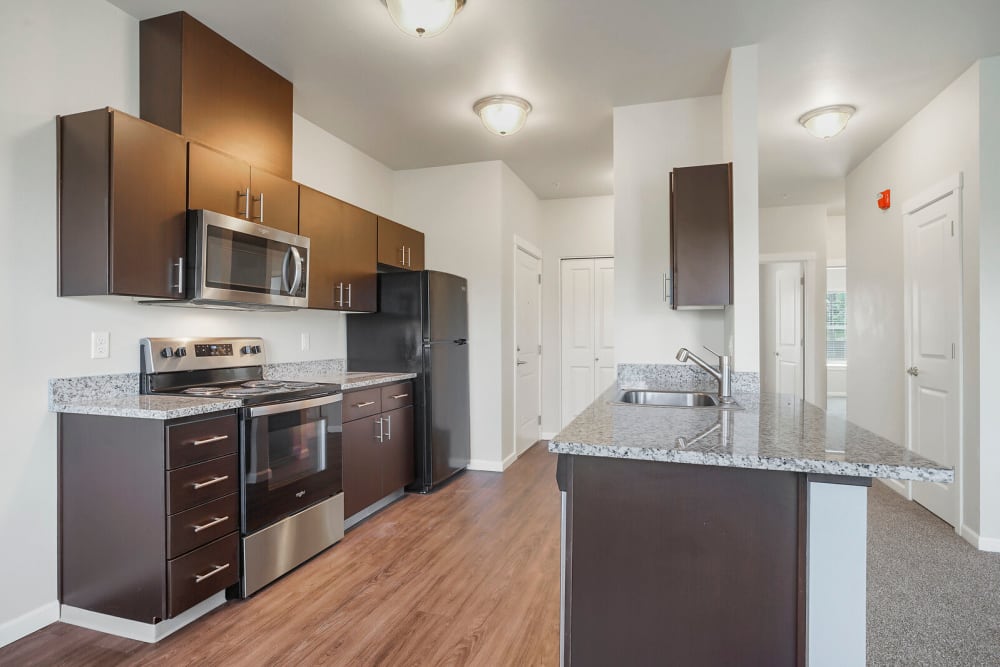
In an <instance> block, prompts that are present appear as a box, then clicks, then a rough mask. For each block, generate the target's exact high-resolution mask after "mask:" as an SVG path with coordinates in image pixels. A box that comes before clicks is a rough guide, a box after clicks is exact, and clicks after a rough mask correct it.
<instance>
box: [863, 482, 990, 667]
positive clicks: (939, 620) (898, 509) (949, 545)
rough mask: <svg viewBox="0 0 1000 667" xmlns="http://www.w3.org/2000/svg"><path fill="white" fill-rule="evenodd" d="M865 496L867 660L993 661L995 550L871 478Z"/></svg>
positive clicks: (873, 662)
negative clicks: (978, 547) (981, 546)
mask: <svg viewBox="0 0 1000 667" xmlns="http://www.w3.org/2000/svg"><path fill="white" fill-rule="evenodd" d="M868 499H869V505H868V664H869V665H906V666H908V667H912V666H916V665H934V666H938V665H948V666H951V665H956V666H958V665H961V666H962V667H965V666H973V665H977V666H978V665H990V666H997V665H1000V554H996V553H984V552H981V551H977V550H976V549H975V548H973V547H972V546H971V545H970V544H968V543H967V542H966V541H965V540H963V539H961V538H960V537H959V536H958V535H957V534H956V533H955V530H954V529H953V528H952V527H951V526H949V525H948V524H946V523H945V522H944V521H942V520H940V519H938V518H937V517H936V516H934V515H933V514H931V513H930V512H928V511H927V510H925V509H924V508H922V507H921V506H920V505H918V504H916V503H912V502H908V501H906V500H905V499H904V498H903V497H902V496H900V495H898V494H897V493H895V492H894V491H892V490H891V489H889V488H888V487H886V486H885V485H883V484H881V483H879V482H876V483H874V484H873V485H872V489H871V492H870V493H869V496H868Z"/></svg>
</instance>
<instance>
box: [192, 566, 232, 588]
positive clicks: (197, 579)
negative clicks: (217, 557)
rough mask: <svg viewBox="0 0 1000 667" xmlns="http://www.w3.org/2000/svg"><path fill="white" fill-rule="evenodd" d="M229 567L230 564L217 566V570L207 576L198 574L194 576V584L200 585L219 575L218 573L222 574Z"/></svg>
mask: <svg viewBox="0 0 1000 667" xmlns="http://www.w3.org/2000/svg"><path fill="white" fill-rule="evenodd" d="M228 567H229V563H226V564H225V565H216V566H215V569H214V570H212V571H211V572H208V573H206V574H196V575H194V583H196V584H200V583H201V582H203V581H205V580H206V579H208V578H209V577H214V576H215V575H217V574H218V573H220V572H222V571H223V570H225V569H226V568H228Z"/></svg>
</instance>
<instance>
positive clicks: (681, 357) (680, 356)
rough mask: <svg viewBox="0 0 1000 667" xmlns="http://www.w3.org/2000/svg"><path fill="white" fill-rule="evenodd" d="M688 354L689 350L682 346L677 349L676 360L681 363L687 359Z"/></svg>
mask: <svg viewBox="0 0 1000 667" xmlns="http://www.w3.org/2000/svg"><path fill="white" fill-rule="evenodd" d="M689 354H690V352H688V349H687V348H686V347H682V348H681V349H679V350H677V361H679V362H681V363H682V364H683V363H684V362H686V361H687V360H688V355H689Z"/></svg>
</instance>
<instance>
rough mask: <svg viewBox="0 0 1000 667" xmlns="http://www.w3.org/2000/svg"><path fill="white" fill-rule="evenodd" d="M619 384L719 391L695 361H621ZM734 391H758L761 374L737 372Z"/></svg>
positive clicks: (622, 385)
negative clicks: (688, 362)
mask: <svg viewBox="0 0 1000 667" xmlns="http://www.w3.org/2000/svg"><path fill="white" fill-rule="evenodd" d="M618 386H619V387H621V388H622V389H673V390H678V391H717V390H718V388H719V383H718V382H716V380H715V378H713V377H712V376H711V375H709V374H708V373H706V372H705V371H703V370H702V369H701V368H699V367H697V366H695V365H694V364H618ZM733 391H734V392H741V393H758V392H759V391H760V373H746V372H737V373H733Z"/></svg>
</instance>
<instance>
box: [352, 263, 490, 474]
mask: <svg viewBox="0 0 1000 667" xmlns="http://www.w3.org/2000/svg"><path fill="white" fill-rule="evenodd" d="M378 280H379V283H378V303H379V312H377V313H371V314H364V315H350V316H349V317H348V318H347V369H348V370H349V371H352V370H358V371H396V372H410V373H416V374H417V378H416V380H414V438H413V439H414V448H415V451H414V460H415V464H416V479H415V481H414V483H413V484H412V485H411V486H409V487H407V489H408V490H410V491H418V492H420V493H428V492H429V491H431V489H433V488H434V487H435V486H437V485H439V484H441V483H442V482H445V481H446V480H448V479H449V478H450V477H452V476H453V475H455V474H457V473H459V472H461V471H462V470H465V468H466V467H468V465H469V456H470V453H471V436H470V427H469V317H468V314H469V307H468V298H467V292H468V287H467V284H466V280H465V278H462V277H460V276H453V275H451V274H450V273H441V272H440V271H408V272H401V273H381V274H379V277H378Z"/></svg>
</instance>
